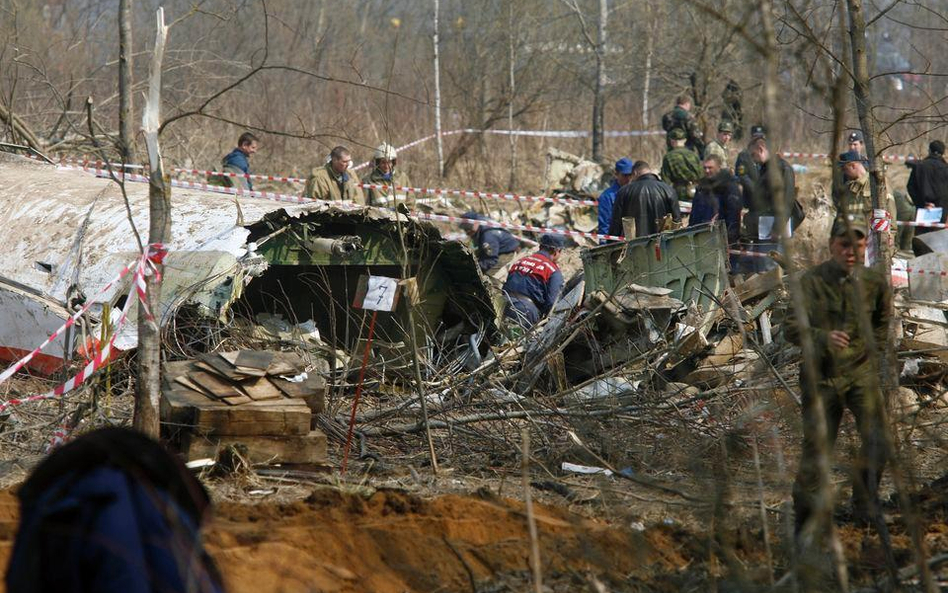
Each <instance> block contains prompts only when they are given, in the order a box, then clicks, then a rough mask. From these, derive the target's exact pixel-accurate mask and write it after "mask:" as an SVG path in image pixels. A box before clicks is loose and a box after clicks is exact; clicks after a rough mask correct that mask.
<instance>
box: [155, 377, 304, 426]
mask: <svg viewBox="0 0 948 593" xmlns="http://www.w3.org/2000/svg"><path fill="white" fill-rule="evenodd" d="M189 364H190V363H188V362H184V363H169V364H168V369H167V371H168V373H167V375H166V376H165V378H164V380H163V385H162V393H161V401H160V404H159V410H160V414H161V421H162V422H164V423H166V424H168V425H172V426H178V427H184V428H188V427H190V428H191V430H194V431H196V432H199V433H201V434H209V435H237V436H248V435H300V434H307V433H308V432H309V430H310V421H311V419H312V416H313V413H312V411H311V410H310V408H309V406H308V405H307V404H306V402H305V401H304V400H303V399H301V398H293V399H288V398H281V399H275V400H266V401H251V402H249V403H245V404H242V405H237V406H231V405H228V404H227V403H225V402H222V401H217V400H213V399H210V398H208V397H207V396H205V395H203V394H201V393H198V392H196V391H192V390H190V389H188V388H186V387H184V386H182V385H180V384H178V383H177V382H174V381H171V380H169V379H168V376H172V375H174V374H175V373H176V372H180V369H182V368H184V369H186V368H187V367H188V366H189ZM175 365H177V366H178V368H175Z"/></svg>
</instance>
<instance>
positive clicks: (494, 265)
mask: <svg viewBox="0 0 948 593" xmlns="http://www.w3.org/2000/svg"><path fill="white" fill-rule="evenodd" d="M461 217H462V218H465V219H467V220H466V221H465V222H462V223H461V229H463V230H464V232H465V233H467V235H468V236H469V237H470V238H471V241H472V242H473V243H474V249H475V255H476V256H477V265H478V266H480V268H481V271H482V272H484V273H485V274H487V275H491V274H492V273H494V272H496V271H497V270H499V269H500V268H502V267H503V266H506V265H507V264H508V263H510V261H511V260H512V259H513V258H514V255H515V254H516V253H517V250H518V249H520V239H518V238H516V237H514V236H513V235H512V234H511V233H510V232H509V231H506V230H504V229H501V228H497V227H492V226H487V225H484V224H479V221H489V220H490V219H489V218H487V217H486V216H484V215H483V214H478V213H477V212H474V211H473V210H472V211H470V212H465V213H464V214H462V215H461Z"/></svg>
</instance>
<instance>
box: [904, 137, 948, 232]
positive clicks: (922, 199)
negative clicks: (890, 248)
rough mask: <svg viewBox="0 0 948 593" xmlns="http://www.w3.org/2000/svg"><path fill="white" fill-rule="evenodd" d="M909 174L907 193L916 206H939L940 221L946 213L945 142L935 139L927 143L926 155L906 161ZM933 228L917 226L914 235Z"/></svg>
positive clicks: (947, 203) (947, 197) (947, 171)
mask: <svg viewBox="0 0 948 593" xmlns="http://www.w3.org/2000/svg"><path fill="white" fill-rule="evenodd" d="M906 164H907V165H908V166H909V167H910V168H911V169H912V172H911V173H910V174H909V180H908V188H907V189H908V193H909V196H911V197H912V202H914V203H915V206H916V207H917V208H941V209H942V212H941V222H945V219H946V216H945V215H946V214H948V163H946V162H945V143H944V142H942V141H941V140H935V141H933V142H932V143H931V144H929V145H928V156H927V157H925V158H924V159H922V160H921V161H917V162H914V163H913V162H911V161H910V162H908V163H906ZM932 230H935V229H927V228H923V227H919V228H917V229H916V230H915V234H916V235H920V234H922V233H927V232H930V231H932Z"/></svg>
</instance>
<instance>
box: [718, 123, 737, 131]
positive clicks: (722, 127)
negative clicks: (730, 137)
mask: <svg viewBox="0 0 948 593" xmlns="http://www.w3.org/2000/svg"><path fill="white" fill-rule="evenodd" d="M718 131H719V132H730V133H731V134H733V133H734V124H733V123H732V122H729V121H727V120H725V121H722V122H721V123H719V124H718Z"/></svg>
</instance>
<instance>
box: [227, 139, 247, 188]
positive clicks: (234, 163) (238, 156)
mask: <svg viewBox="0 0 948 593" xmlns="http://www.w3.org/2000/svg"><path fill="white" fill-rule="evenodd" d="M222 163H223V165H224V167H233V168H235V169H239V170H241V171H243V172H244V173H245V174H247V175H250V159H248V158H247V155H246V154H244V151H242V150H240V149H239V148H235V149H234V150H232V151H230V152H229V153H227V156H225V157H224V160H223V161H222ZM246 181H247V187H249V188H250V189H253V181H251V179H250V178H249V177H248V178H246Z"/></svg>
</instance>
